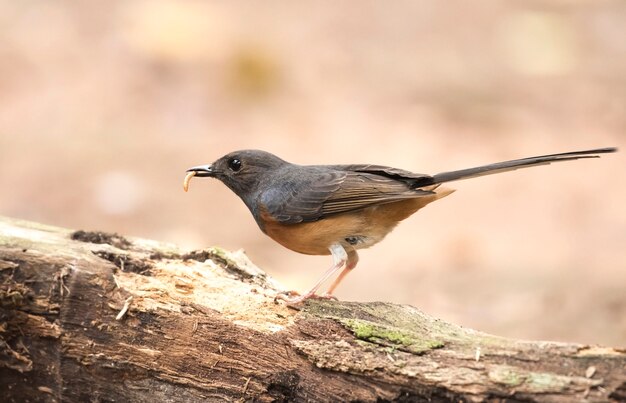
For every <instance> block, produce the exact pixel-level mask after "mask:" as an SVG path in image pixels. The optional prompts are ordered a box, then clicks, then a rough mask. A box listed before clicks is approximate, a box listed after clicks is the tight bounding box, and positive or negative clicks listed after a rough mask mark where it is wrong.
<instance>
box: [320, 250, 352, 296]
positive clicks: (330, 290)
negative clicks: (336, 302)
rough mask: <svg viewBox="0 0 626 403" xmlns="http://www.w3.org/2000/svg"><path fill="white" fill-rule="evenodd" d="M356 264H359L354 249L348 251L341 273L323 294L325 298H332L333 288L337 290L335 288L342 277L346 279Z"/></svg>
mask: <svg viewBox="0 0 626 403" xmlns="http://www.w3.org/2000/svg"><path fill="white" fill-rule="evenodd" d="M357 263H359V255H358V254H357V253H356V249H350V251H349V252H348V261H347V262H346V265H345V267H344V268H343V270H342V271H341V273H339V275H338V276H337V278H336V279H335V281H333V283H332V284H331V285H330V287H328V292H326V294H324V297H325V298H334V296H333V291H335V288H337V286H338V285H339V283H341V281H342V280H343V279H344V277H346V275H347V274H348V273H350V271H352V269H354V268H355V267H356V264H357Z"/></svg>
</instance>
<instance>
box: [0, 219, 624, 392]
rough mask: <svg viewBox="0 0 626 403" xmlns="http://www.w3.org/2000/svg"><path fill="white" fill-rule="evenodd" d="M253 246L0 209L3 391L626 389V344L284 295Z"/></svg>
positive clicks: (0, 377)
mask: <svg viewBox="0 0 626 403" xmlns="http://www.w3.org/2000/svg"><path fill="white" fill-rule="evenodd" d="M279 290H280V286H279V285H278V284H277V283H275V282H274V281H273V280H271V279H270V278H269V277H268V276H266V275H265V274H264V273H263V272H261V271H260V270H259V269H258V268H256V267H255V266H254V265H252V264H251V263H250V262H249V261H248V260H247V259H246V258H245V256H244V255H243V254H242V253H227V252H225V251H223V250H220V249H217V248H210V249H206V250H200V251H193V252H189V253H185V252H184V251H181V250H179V249H178V248H177V247H176V246H173V245H166V244H161V243H157V242H152V241H146V240H141V239H128V238H124V237H122V236H119V235H114V234H113V235H112V234H105V233H99V232H84V231H70V230H65V229H60V228H55V227H49V226H44V225H41V224H36V223H30V222H24V221H18V220H12V219H7V218H0V396H2V401H11V402H24V401H50V402H54V401H68V402H74V401H137V402H157V401H169V402H178V401H180V402H195V401H221V400H226V401H260V402H264V401H360V402H374V401H403V402H408V401H424V400H430V401H455V402H458V401H548V402H571V401H610V400H614V401H624V400H626V352H625V351H624V350H619V349H616V348H605V347H598V346H588V345H579V344H565V343H551V342H528V341H518V340H511V339H506V338H501V337H496V336H491V335H488V334H485V333H481V332H477V331H473V330H470V329H465V328H462V327H460V326H456V325H453V324H450V323H445V322H443V321H440V320H437V319H434V318H432V317H429V316H427V315H425V314H424V313H422V312H420V311H419V310H417V309H415V308H413V307H410V306H400V305H393V304H388V303H350V302H336V301H311V302H308V303H307V304H305V305H304V306H303V307H302V309H301V310H299V311H297V310H294V309H290V308H287V307H286V306H284V305H283V304H282V303H276V302H274V297H275V296H276V294H277V292H278V291H279Z"/></svg>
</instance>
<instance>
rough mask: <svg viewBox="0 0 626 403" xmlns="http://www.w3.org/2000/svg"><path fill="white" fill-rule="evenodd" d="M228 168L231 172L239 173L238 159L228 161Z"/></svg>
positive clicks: (239, 164)
mask: <svg viewBox="0 0 626 403" xmlns="http://www.w3.org/2000/svg"><path fill="white" fill-rule="evenodd" d="M228 167H229V168H230V169H231V171H233V172H237V171H239V170H240V169H241V160H240V159H239V158H231V159H230V161H228Z"/></svg>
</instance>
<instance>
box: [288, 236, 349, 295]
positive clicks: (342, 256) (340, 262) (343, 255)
mask: <svg viewBox="0 0 626 403" xmlns="http://www.w3.org/2000/svg"><path fill="white" fill-rule="evenodd" d="M328 249H329V250H330V254H331V255H332V256H333V265H332V266H331V267H330V268H329V269H328V270H326V273H324V275H323V276H322V277H320V279H319V280H318V281H317V283H315V285H314V286H313V288H311V289H310V290H309V292H307V293H306V294H303V295H300V296H297V297H294V298H289V297H287V296H286V295H284V294H278V295H277V296H276V299H282V300H283V301H285V302H286V303H287V305H295V304H299V303H300V302H303V301H305V300H307V299H309V298H311V297H314V296H315V292H316V291H317V289H318V288H320V286H321V285H322V284H323V283H324V282H325V281H326V280H328V279H329V278H330V277H331V276H332V275H333V274H335V273H336V272H337V270H339V269H341V268H342V267H343V266H344V265H345V264H346V262H347V261H348V253H347V252H346V250H345V249H344V248H343V246H341V245H340V244H333V245H331V246H330V248H328ZM342 274H343V273H342ZM340 277H341V276H340ZM336 282H337V281H335V283H336ZM335 283H333V285H335Z"/></svg>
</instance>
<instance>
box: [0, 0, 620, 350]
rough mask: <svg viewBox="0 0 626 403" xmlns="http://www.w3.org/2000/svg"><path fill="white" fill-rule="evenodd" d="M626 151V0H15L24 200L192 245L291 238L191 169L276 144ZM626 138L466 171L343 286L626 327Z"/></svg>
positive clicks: (445, 156) (474, 151) (3, 2)
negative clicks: (554, 157)
mask: <svg viewBox="0 0 626 403" xmlns="http://www.w3.org/2000/svg"><path fill="white" fill-rule="evenodd" d="M604 146H618V147H622V149H624V150H626V147H625V146H626V2H624V1H621V0H613V1H610V0H594V1H588V0H568V1H559V0H550V1H543V0H534V1H507V2H501V1H496V0H474V1H471V2H467V1H446V2H441V1H438V0H422V1H418V2H415V1H394V2H393V3H389V2H365V1H342V2H319V1H299V2H282V1H272V0H271V1H265V2H263V3H258V4H257V6H253V5H252V4H251V3H249V2H242V1H230V2H205V1H163V0H146V1H107V2H102V1H83V2H74V1H69V0H58V1H54V2H50V1H37V0H29V1H13V0H0V214H2V215H5V216H11V217H17V218H24V219H29V220H37V221H41V222H44V223H48V224H53V225H58V226H64V227H70V228H76V229H78V228H80V229H89V230H104V231H114V232H118V233H122V234H126V235H130V236H138V237H146V238H153V239H157V240H161V241H167V242H173V243H177V244H180V245H182V246H184V247H186V248H190V249H191V248H201V247H206V246H210V245H220V246H222V247H224V248H228V249H233V250H234V249H239V248H244V249H245V250H246V252H247V253H248V255H249V256H250V258H251V259H252V260H253V261H254V262H255V263H256V264H257V265H259V266H260V267H262V268H263V269H264V270H266V271H267V272H268V273H270V274H271V275H273V276H274V277H275V278H277V279H278V280H279V281H281V282H282V283H283V284H285V285H286V286H287V287H290V288H294V289H300V290H304V289H306V288H307V287H309V286H310V285H311V283H312V282H313V281H314V280H315V279H316V278H317V277H318V276H319V275H320V274H321V273H322V272H323V271H324V270H325V269H326V268H327V266H328V265H329V264H330V259H329V258H328V257H310V256H304V255H299V254H296V253H294V252H291V251H288V250H286V249H283V248H282V247H281V246H279V245H277V244H275V243H273V242H272V241H271V240H270V239H268V238H266V237H265V236H264V235H263V234H262V233H261V232H260V231H259V230H258V229H257V228H256V225H255V223H254V221H253V220H252V218H251V216H250V214H249V212H248V211H247V210H246V208H245V207H244V205H243V204H242V203H241V202H240V201H239V200H238V199H237V198H236V197H235V196H234V195H233V194H232V193H231V192H230V191H228V190H227V189H226V188H225V187H224V186H223V185H221V184H220V183H218V182H216V181H209V180H200V179H197V180H193V181H192V183H191V189H190V192H189V193H184V192H183V191H182V187H181V183H182V178H183V176H184V171H185V169H186V168H188V167H190V166H193V165H198V164H202V163H209V162H212V161H213V160H214V159H216V158H217V157H219V156H221V155H223V154H225V153H226V152H229V151H232V150H235V149H242V148H261V149H265V150H268V151H271V152H274V153H275V154H278V155H280V156H281V157H283V158H284V159H286V160H288V161H292V162H297V163H303V164H307V163H318V164H322V163H360V162H367V163H376V164H385V165H391V166H396V167H400V168H404V169H409V170H413V171H417V172H425V173H436V172H440V171H446V170H452V169H459V168H466V167H470V166H475V165H479V164H484V163H490V162H496V161H500V160H506V159H512V158H518V157H527V156H532V155H537V154H546V153H554V152H561V151H572V150H578V149H587V148H595V147H604ZM623 153H624V151H622V152H621V153H617V154H611V155H606V156H604V157H603V158H601V159H599V160H585V161H576V162H571V163H562V164H557V165H551V166H544V167H538V168H533V169H528V170H523V171H516V172H512V173H507V174H502V175H496V176H490V177H485V178H479V179H474V180H471V181H464V182H458V183H456V184H454V187H456V188H457V189H458V191H457V192H456V193H455V194H454V195H452V196H451V197H448V198H446V199H444V200H442V201H440V202H438V203H435V204H433V205H431V206H429V207H427V208H426V209H424V210H422V211H421V212H419V213H418V214H417V215H415V216H413V217H411V218H410V219H408V220H407V221H405V222H404V223H402V224H401V225H400V226H399V227H398V229H397V230H396V231H395V232H393V233H392V234H391V235H389V236H388V238H387V239H386V240H385V242H383V243H381V244H379V245H377V246H376V247H374V248H372V249H370V250H366V251H363V252H362V253H361V262H360V264H359V266H358V268H357V269H356V270H355V271H354V272H353V273H352V274H350V276H349V277H348V278H347V280H346V282H345V283H344V284H343V285H342V287H340V289H339V290H338V296H339V297H340V298H341V299H347V300H359V301H372V300H384V301H393V302H397V303H406V304H412V305H415V306H417V307H419V308H420V309H422V310H424V311H426V312H428V313H430V314H432V315H436V316H438V317H441V318H444V319H446V320H450V321H454V322H456V323H459V324H462V325H465V326H470V327H473V328H478V329H481V330H484V331H488V332H492V333H496V334H499V335H504V336H512V337H519V338H532V339H552V340H565V341H578V342H585V343H604V344H612V345H621V346H624V345H626V207H625V206H626V179H625V177H626V170H625V169H624V168H626V164H625V162H624V161H625V160H624V154H623Z"/></svg>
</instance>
